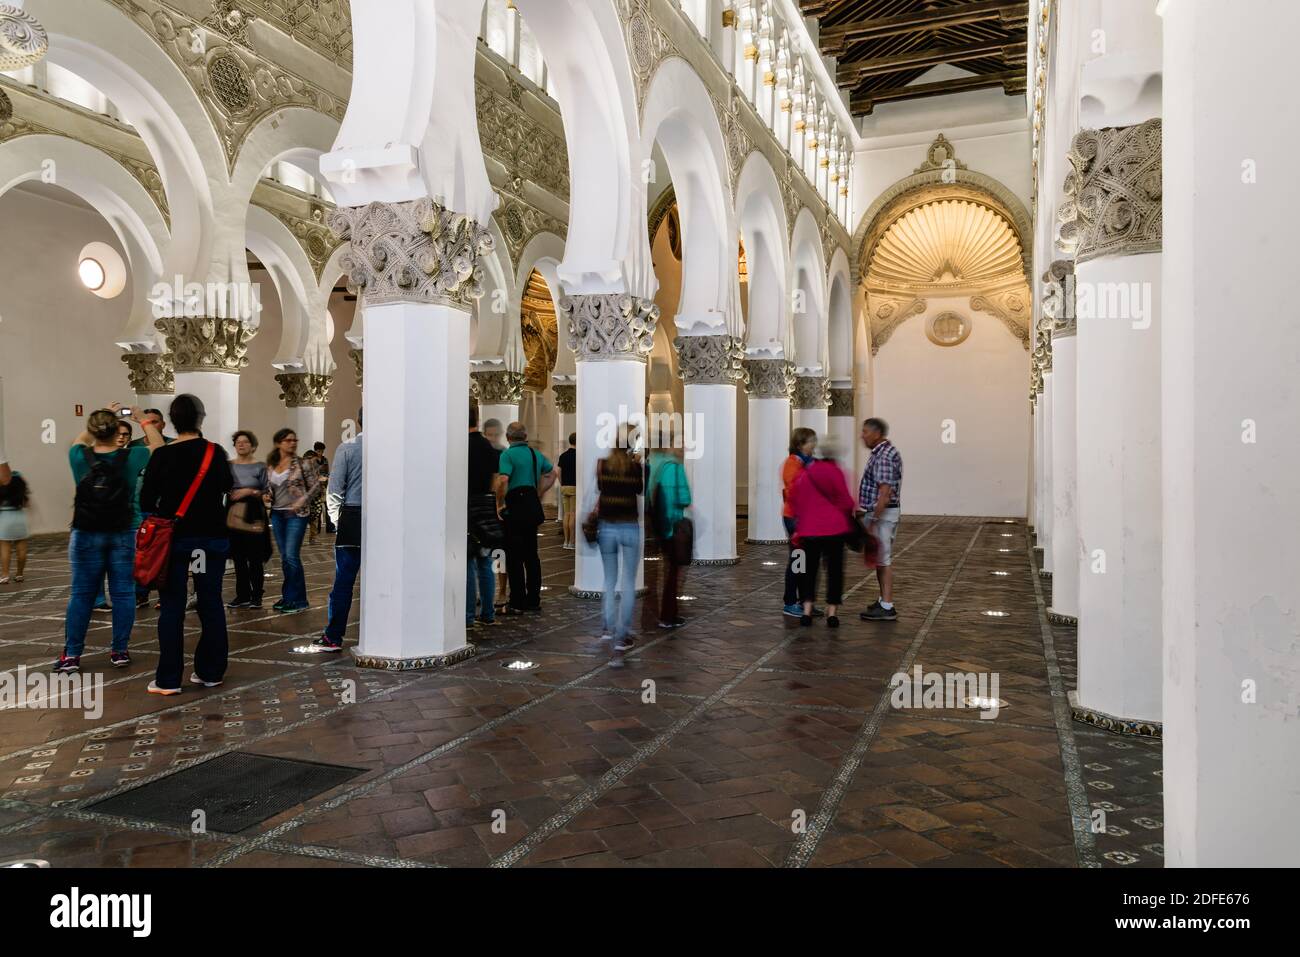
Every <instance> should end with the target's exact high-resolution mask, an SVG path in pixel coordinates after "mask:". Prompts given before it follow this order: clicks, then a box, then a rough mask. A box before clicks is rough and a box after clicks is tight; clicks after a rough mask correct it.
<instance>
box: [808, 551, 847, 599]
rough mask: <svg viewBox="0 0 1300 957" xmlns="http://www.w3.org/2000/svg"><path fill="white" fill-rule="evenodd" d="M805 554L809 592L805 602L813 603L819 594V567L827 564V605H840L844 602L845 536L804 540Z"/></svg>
mask: <svg viewBox="0 0 1300 957" xmlns="http://www.w3.org/2000/svg"><path fill="white" fill-rule="evenodd" d="M801 541H802V542H803V550H804V554H806V555H807V556H808V573H807V579H808V584H807V589H808V590H807V591H806V592H804V601H813V600H814V599H815V596H816V594H817V566H818V565H819V564H821V562H822V561H823V560H825V562H826V604H828V605H838V604H840V603H841V602H842V601H843V600H844V536H843V535H827V536H824V537H821V538H804V539H801Z"/></svg>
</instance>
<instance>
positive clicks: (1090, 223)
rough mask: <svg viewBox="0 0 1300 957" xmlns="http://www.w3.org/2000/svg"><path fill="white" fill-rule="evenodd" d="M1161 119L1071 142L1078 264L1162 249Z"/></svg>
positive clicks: (1084, 132) (1086, 133)
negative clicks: (1105, 257) (1107, 257)
mask: <svg viewBox="0 0 1300 957" xmlns="http://www.w3.org/2000/svg"><path fill="white" fill-rule="evenodd" d="M1161 132H1162V127H1161V122H1160V120H1159V119H1154V120H1147V121H1146V122H1145V123H1139V124H1137V125H1136V126H1122V127H1115V128H1107V129H1103V130H1081V131H1080V132H1079V133H1078V134H1077V135H1076V136H1075V138H1074V142H1073V143H1072V144H1071V145H1070V165H1071V166H1072V167H1073V172H1072V173H1071V175H1072V176H1074V177H1076V179H1075V181H1074V183H1073V184H1072V185H1073V186H1074V189H1075V193H1074V212H1075V213H1076V216H1077V219H1076V221H1075V224H1074V229H1073V230H1072V231H1071V238H1072V239H1073V238H1075V234H1076V233H1077V241H1078V247H1077V252H1076V253H1075V262H1076V263H1083V262H1088V261H1089V260H1092V259H1100V258H1101V257H1103V256H1135V255H1138V254H1140V253H1151V252H1159V251H1160V249H1161V231H1162V228H1163V203H1162V186H1161Z"/></svg>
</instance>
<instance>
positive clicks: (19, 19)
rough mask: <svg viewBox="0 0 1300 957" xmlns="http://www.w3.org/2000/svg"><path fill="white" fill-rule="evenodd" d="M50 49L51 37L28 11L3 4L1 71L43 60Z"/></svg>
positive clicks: (0, 28) (0, 15)
mask: <svg viewBox="0 0 1300 957" xmlns="http://www.w3.org/2000/svg"><path fill="white" fill-rule="evenodd" d="M49 49H50V37H49V34H48V33H46V32H45V28H44V27H43V26H41V25H40V23H38V22H37V20H36V18H35V17H33V16H32V15H31V14H30V13H27V12H26V11H25V10H20V9H19V8H18V7H15V6H13V5H12V4H8V3H0V73H7V72H9V71H10V70H21V69H23V67H28V66H31V65H32V64H33V63H39V62H40V61H41V60H42V59H43V58H44V57H45V54H46V53H47V52H49Z"/></svg>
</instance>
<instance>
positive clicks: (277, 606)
mask: <svg viewBox="0 0 1300 957" xmlns="http://www.w3.org/2000/svg"><path fill="white" fill-rule="evenodd" d="M271 610H272V611H283V610H284V602H282V601H277V602H276V603H275V604H274V605H272V606H271Z"/></svg>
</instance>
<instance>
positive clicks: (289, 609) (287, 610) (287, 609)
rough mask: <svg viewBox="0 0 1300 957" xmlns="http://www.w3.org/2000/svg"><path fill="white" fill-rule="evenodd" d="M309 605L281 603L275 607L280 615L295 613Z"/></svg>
mask: <svg viewBox="0 0 1300 957" xmlns="http://www.w3.org/2000/svg"><path fill="white" fill-rule="evenodd" d="M309 607H310V606H309V605H281V606H280V607H279V608H277V609H276V611H278V612H279V613H280V614H282V615H296V614H298V613H299V612H303V611H306V610H307V609H308V608H309Z"/></svg>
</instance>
